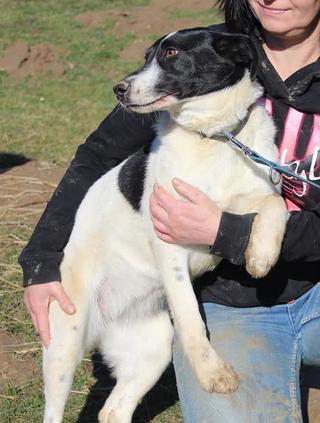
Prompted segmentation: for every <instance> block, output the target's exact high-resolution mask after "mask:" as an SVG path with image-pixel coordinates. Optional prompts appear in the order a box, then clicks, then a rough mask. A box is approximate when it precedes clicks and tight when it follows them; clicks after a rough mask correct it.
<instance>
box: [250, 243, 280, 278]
mask: <svg viewBox="0 0 320 423" xmlns="http://www.w3.org/2000/svg"><path fill="white" fill-rule="evenodd" d="M278 256H279V251H278V249H277V248H276V246H275V247H274V248H272V249H271V248H268V247H267V246H266V245H265V248H263V247H262V246H259V248H256V249H253V243H249V246H248V248H247V251H246V270H247V272H248V273H250V275H251V276H253V277H254V278H263V277H264V276H266V275H267V274H268V273H269V272H270V270H271V268H272V267H273V266H274V265H275V263H276V262H277V259H278Z"/></svg>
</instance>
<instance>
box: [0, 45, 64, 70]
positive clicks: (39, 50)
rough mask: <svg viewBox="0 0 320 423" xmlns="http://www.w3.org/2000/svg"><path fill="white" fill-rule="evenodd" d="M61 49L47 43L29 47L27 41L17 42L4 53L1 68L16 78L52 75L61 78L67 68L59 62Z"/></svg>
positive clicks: (0, 63) (0, 62)
mask: <svg viewBox="0 0 320 423" xmlns="http://www.w3.org/2000/svg"><path fill="white" fill-rule="evenodd" d="M60 53H61V49H59V48H57V47H54V46H51V45H49V44H47V43H41V44H36V45H34V46H30V45H28V44H27V43H26V42H25V41H17V42H16V43H14V44H12V45H11V46H9V47H7V49H6V50H5V51H4V55H3V57H2V58H1V59H0V68H1V69H3V70H4V71H5V72H7V73H8V74H9V75H12V76H14V77H16V78H25V77H27V76H36V75H41V74H48V73H49V74H52V76H54V77H59V76H61V75H62V74H63V73H64V70H65V67H64V65H63V64H62V63H61V62H60V61H59V54H60Z"/></svg>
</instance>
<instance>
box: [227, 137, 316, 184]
mask: <svg viewBox="0 0 320 423" xmlns="http://www.w3.org/2000/svg"><path fill="white" fill-rule="evenodd" d="M221 135H222V136H224V137H225V138H227V140H228V141H230V142H231V143H232V144H233V145H235V146H236V147H237V148H238V149H239V150H240V151H241V152H242V153H243V154H244V155H245V156H247V157H249V158H250V159H251V160H253V161H254V162H256V163H259V164H262V165H264V166H268V167H270V172H272V171H276V172H278V173H279V174H280V175H287V176H291V177H292V178H294V179H299V180H300V181H302V182H305V183H307V184H309V185H312V186H314V187H316V188H318V189H320V185H318V184H316V183H315V182H312V181H309V180H308V179H306V178H303V177H302V176H299V175H296V174H295V173H294V172H292V170H289V169H288V168H286V167H284V166H281V165H279V163H276V162H273V161H272V160H268V159H265V158H264V157H262V156H260V154H258V153H257V152H256V151H254V150H251V148H249V147H248V146H247V145H245V144H242V142H240V141H239V140H237V138H235V137H234V136H233V135H232V134H231V133H229V132H222V133H221ZM270 177H271V181H272V182H273V180H272V173H271V174H270ZM279 182H280V179H279V181H278V182H277V183H279ZM273 183H274V184H276V182H273Z"/></svg>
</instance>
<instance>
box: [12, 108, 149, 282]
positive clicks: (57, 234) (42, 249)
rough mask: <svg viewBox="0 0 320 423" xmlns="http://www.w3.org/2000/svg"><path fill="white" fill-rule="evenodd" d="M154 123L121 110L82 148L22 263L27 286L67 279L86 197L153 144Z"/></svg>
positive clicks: (80, 147)
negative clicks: (65, 269)
mask: <svg viewBox="0 0 320 423" xmlns="http://www.w3.org/2000/svg"><path fill="white" fill-rule="evenodd" d="M154 121H155V114H149V115H147V116H141V115H138V114H135V113H128V112H125V111H124V110H122V109H120V106H117V107H116V108H115V109H114V110H113V112H112V113H111V114H110V115H109V116H107V117H106V118H105V120H104V121H103V122H102V123H101V124H100V126H99V127H98V128H97V130H95V131H94V132H93V133H92V134H91V135H90V136H89V137H88V139H87V140H86V142H85V143H84V144H82V145H80V146H79V147H78V150H77V152H76V155H75V157H74V159H73V161H72V162H71V164H70V166H69V168H68V169H67V171H66V173H65V175H64V177H63V178H62V180H61V182H60V184H59V185H58V187H57V189H56V190H55V192H54V194H53V196H52V198H51V200H50V201H49V203H48V205H47V207H46V209H45V211H44V213H43V215H42V216H41V218H40V220H39V222H38V224H37V226H36V228H35V230H34V232H33V234H32V236H31V239H30V241H29V243H28V244H27V245H26V247H25V248H24V249H23V251H22V253H21V254H20V257H19V259H18V261H19V263H20V265H21V266H22V269H23V281H24V286H28V285H31V284H39V283H46V282H51V281H60V280H61V276H60V271H59V266H60V263H61V261H62V258H63V249H64V247H65V245H66V244H67V242H68V239H69V236H70V234H71V231H72V227H73V224H74V218H75V214H76V211H77V209H78V207H79V205H80V203H81V201H82V199H83V198H84V196H85V194H86V192H87V191H88V189H89V188H90V186H91V185H92V184H93V183H94V182H95V181H96V180H97V179H99V178H100V177H101V176H102V175H103V174H104V173H106V172H107V171H108V170H110V169H111V168H113V167H114V166H116V165H117V164H119V163H120V162H121V161H123V160H124V159H126V158H127V157H128V156H129V155H131V154H133V153H134V152H136V151H137V150H138V149H139V148H141V147H142V146H144V145H146V144H148V143H149V142H150V141H151V140H152V139H153V137H154V135H155V133H154V130H153V123H154Z"/></svg>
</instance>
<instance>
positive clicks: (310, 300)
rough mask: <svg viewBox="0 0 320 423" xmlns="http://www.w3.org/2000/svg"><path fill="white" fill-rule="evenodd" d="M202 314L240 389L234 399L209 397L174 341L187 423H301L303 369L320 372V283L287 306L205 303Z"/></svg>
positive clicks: (174, 354)
mask: <svg viewBox="0 0 320 423" xmlns="http://www.w3.org/2000/svg"><path fill="white" fill-rule="evenodd" d="M203 309H204V320H205V321H206V325H207V328H208V332H209V334H210V339H211V342H212V344H213V345H214V348H215V350H216V351H217V352H218V354H220V356H221V357H222V358H223V359H224V360H225V361H226V362H227V363H230V364H232V366H233V367H234V369H235V370H236V371H237V373H238V375H239V378H240V387H239V389H238V390H237V391H236V392H234V393H232V394H208V393H206V392H205V391H204V390H203V389H202V388H201V387H200V386H199V384H198V382H197V380H196V379H195V376H194V374H193V372H192V370H191V368H190V366H189V363H188V361H187V359H186V358H185V357H184V354H183V352H182V350H181V348H180V346H179V341H178V340H175V343H174V353H173V362H174V367H175V373H176V377H177V384H178V392H179V398H180V404H181V409H182V414H183V417H184V421H185V422H186V423H302V416H301V399H300V385H299V374H300V366H301V363H302V362H303V363H305V364H310V365H316V366H320V283H318V284H317V285H315V287H314V288H312V289H311V290H310V291H308V292H307V293H306V294H304V295H303V296H302V297H300V298H298V299H297V300H295V301H294V302H291V303H289V304H283V305H276V306H273V307H250V308H234V307H227V306H222V305H219V304H211V303H206V304H203ZM319 419H320V417H319ZM319 421H320V420H319Z"/></svg>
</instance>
